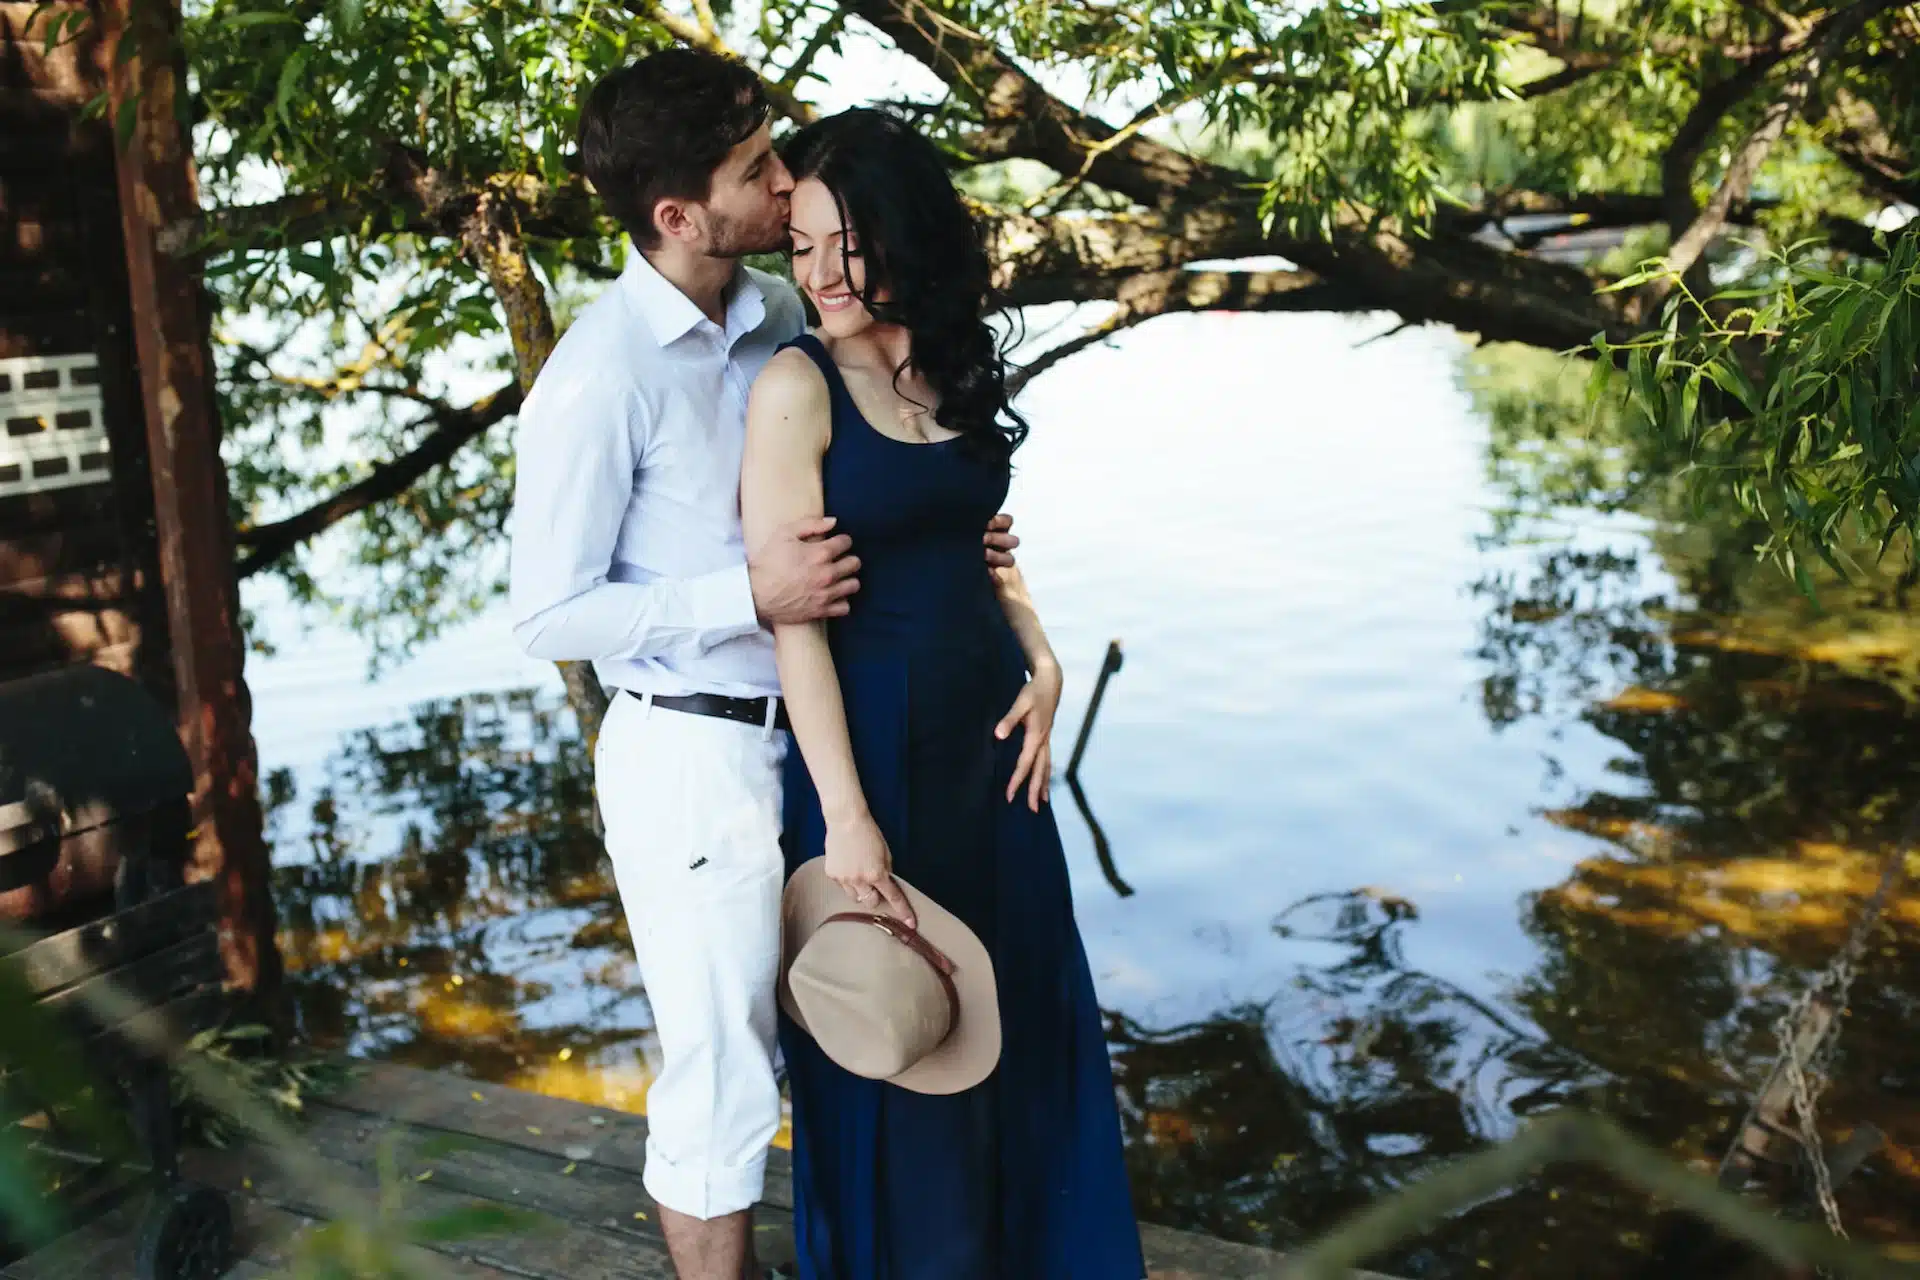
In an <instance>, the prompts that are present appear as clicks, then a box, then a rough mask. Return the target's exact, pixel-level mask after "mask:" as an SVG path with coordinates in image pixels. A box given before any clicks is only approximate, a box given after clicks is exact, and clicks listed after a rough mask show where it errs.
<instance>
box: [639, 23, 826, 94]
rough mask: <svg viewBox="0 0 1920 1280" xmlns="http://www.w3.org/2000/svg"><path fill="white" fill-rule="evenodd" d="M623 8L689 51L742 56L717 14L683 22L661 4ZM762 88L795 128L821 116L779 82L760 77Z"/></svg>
mask: <svg viewBox="0 0 1920 1280" xmlns="http://www.w3.org/2000/svg"><path fill="white" fill-rule="evenodd" d="M622 7H624V8H625V9H626V11H627V12H628V13H630V14H632V15H633V16H634V17H636V18H643V19H645V20H646V21H648V22H654V23H658V24H659V25H660V26H662V27H664V28H665V29H666V31H667V33H668V34H669V35H671V36H672V37H673V38H674V39H675V40H678V41H679V42H680V43H681V44H684V45H687V46H688V47H689V48H694V49H705V50H706V51H707V52H709V53H718V54H723V55H725V56H726V57H729V58H739V57H740V54H739V53H738V52H737V51H736V50H734V49H733V48H732V47H731V46H730V45H728V44H727V42H726V41H725V40H724V39H722V38H721V36H720V32H719V29H718V28H717V27H716V26H714V25H713V11H712V10H711V9H710V8H705V7H704V5H701V6H700V7H701V8H703V9H704V12H703V14H702V16H701V18H699V19H690V18H683V17H681V16H680V15H679V14H676V13H669V12H667V8H666V6H665V5H663V4H660V3H659V0H622ZM760 84H761V86H762V87H763V88H764V89H765V90H766V93H767V101H768V102H771V103H772V104H773V109H774V110H775V111H777V112H779V113H780V114H781V115H782V116H785V117H786V118H787V119H789V120H791V121H793V122H794V123H795V124H812V123H813V122H814V120H815V119H817V118H818V115H819V113H818V112H816V111H815V110H814V109H813V108H812V107H811V106H810V105H808V104H807V103H804V102H802V101H800V99H799V98H797V97H795V96H794V93H793V89H792V88H791V87H790V86H788V85H785V84H782V83H779V82H777V81H773V80H769V79H767V78H766V77H765V76H761V77H760Z"/></svg>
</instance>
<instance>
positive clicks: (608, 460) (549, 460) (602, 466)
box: [508, 370, 760, 661]
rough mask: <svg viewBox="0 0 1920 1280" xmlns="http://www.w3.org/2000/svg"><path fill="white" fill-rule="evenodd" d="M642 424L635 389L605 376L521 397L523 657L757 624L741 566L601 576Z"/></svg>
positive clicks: (633, 653) (517, 493) (701, 636)
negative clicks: (676, 574) (657, 575)
mask: <svg viewBox="0 0 1920 1280" xmlns="http://www.w3.org/2000/svg"><path fill="white" fill-rule="evenodd" d="M551 372H555V373H559V372H560V371H558V370H553V371H551ZM648 429H649V422H648V419H647V415H646V406H645V405H644V404H642V403H641V401H640V400H639V398H638V396H637V395H636V394H635V393H634V392H633V391H632V389H631V388H630V387H624V386H611V387H610V386H608V385H607V383H606V381H605V380H602V379H596V378H592V377H579V376H574V377H567V376H560V377H553V378H547V379H543V380H542V381H541V382H539V383H537V384H536V385H535V387H534V389H533V393H532V394H531V395H530V396H528V397H527V403H526V405H525V407H524V408H523V409H522V411H521V414H520V422H519V424H518V435H517V437H516V440H515V445H514V465H515V473H514V500H513V515H512V518H511V521H510V528H511V561H512V563H511V570H510V575H509V587H508V602H509V608H510V610H511V612H512V616H513V634H514V639H515V640H516V641H518V642H519V644H520V647H521V648H522V649H523V650H525V651H526V653H528V654H529V655H530V656H532V657H536V658H547V659H552V660H555V661H568V660H573V661H595V660H601V659H621V658H628V659H631V658H650V657H665V656H668V655H671V654H676V653H697V652H704V651H706V650H708V649H711V648H712V647H714V646H715V645H718V644H722V643H724V642H726V641H728V640H732V639H734V638H736V637H739V636H743V635H748V634H751V633H752V632H754V631H756V630H758V629H759V626H760V623H759V620H758V618H757V617H756V616H755V614H754V607H753V588H752V586H751V584H750V583H749V581H748V578H747V568H746V565H744V564H739V565H733V566H730V567H728V568H725V569H720V570H717V571H715V572H713V573H707V574H702V575H699V576H697V577H691V578H667V579H659V580H656V581H652V582H644V583H638V582H614V581H611V580H610V578H609V573H610V571H611V569H612V566H613V559H614V551H615V548H616V546H617V545H618V543H619V538H620V527H621V523H622V521H623V520H624V519H625V516H626V512H627V507H628V504H629V503H631V502H632V501H634V481H635V476H636V474H637V471H638V468H639V465H640V461H641V457H642V455H643V453H644V451H645V447H646V439H647V432H648ZM641 500H642V501H644V500H645V499H644V495H643V496H642V498H641Z"/></svg>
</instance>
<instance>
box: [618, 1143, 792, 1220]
mask: <svg viewBox="0 0 1920 1280" xmlns="http://www.w3.org/2000/svg"><path fill="white" fill-rule="evenodd" d="M766 1182H767V1157H766V1156H765V1155H764V1154H763V1155H761V1156H760V1158H759V1159H757V1160H754V1161H752V1162H750V1163H748V1164H743V1165H735V1166H733V1167H731V1168H721V1169H703V1168H697V1167H694V1168H687V1167H679V1166H676V1165H674V1164H673V1163H672V1162H671V1161H669V1160H665V1159H662V1158H661V1157H660V1156H659V1155H658V1154H656V1153H655V1152H654V1150H653V1148H652V1144H648V1148H647V1160H646V1165H645V1167H644V1168H643V1169H642V1170H641V1174H640V1183H641V1185H642V1186H644V1187H645V1188H646V1189H647V1194H648V1195H650V1196H652V1197H653V1201H654V1203H655V1204H658V1205H661V1206H663V1207H665V1208H668V1209H671V1210H673V1211H674V1212H675V1213H681V1214H685V1215H686V1216H687V1217H689V1218H699V1219H701V1220H702V1221H708V1220H711V1219H713V1218H724V1217H726V1216H727V1215H728V1214H730V1213H739V1212H740V1211H741V1210H743V1209H751V1208H753V1206H754V1205H755V1204H757V1203H758V1202H759V1200H760V1194H761V1192H762V1191H764V1190H765V1189H766Z"/></svg>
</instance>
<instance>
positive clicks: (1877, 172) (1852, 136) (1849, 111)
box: [1826, 89, 1920, 208]
mask: <svg viewBox="0 0 1920 1280" xmlns="http://www.w3.org/2000/svg"><path fill="white" fill-rule="evenodd" d="M1827 114H1828V117H1829V118H1830V119H1831V120H1832V121H1833V122H1834V123H1835V124H1836V125H1837V128H1836V129H1835V130H1834V131H1833V133H1832V135H1831V136H1830V137H1828V138H1827V140H1826V145H1827V149H1828V150H1829V151H1831V152H1833V154H1834V155H1836V156H1838V157H1839V158H1840V162H1841V163H1842V164H1844V165H1846V166H1847V167H1848V168H1849V169H1852V170H1853V171H1854V173H1855V174H1857V175H1859V177H1860V180H1861V181H1863V182H1865V183H1866V184H1867V185H1868V186H1869V187H1871V188H1873V189H1874V190H1875V191H1877V192H1879V193H1880V194H1881V195H1882V196H1884V197H1886V198H1887V199H1889V200H1897V201H1900V202H1901V203H1903V204H1909V205H1913V206H1914V207H1916V208H1920V159H1917V158H1916V153H1915V152H1914V151H1913V149H1912V148H1911V147H1909V146H1907V145H1904V144H1903V143H1902V142H1901V141H1900V140H1899V139H1896V138H1895V137H1894V136H1893V132H1892V131H1891V130H1890V129H1888V128H1887V126H1886V123H1885V122H1884V121H1883V120H1881V118H1880V113H1879V112H1878V111H1877V110H1875V109H1874V106H1873V104H1872V103H1870V102H1867V101H1866V100H1865V99H1863V98H1861V97H1860V96H1858V95H1857V94H1854V93H1852V92H1849V91H1848V90H1846V89H1841V90H1838V91H1837V92H1836V93H1835V94H1834V95H1833V100H1832V105H1831V106H1830V107H1829V109H1828V112H1827Z"/></svg>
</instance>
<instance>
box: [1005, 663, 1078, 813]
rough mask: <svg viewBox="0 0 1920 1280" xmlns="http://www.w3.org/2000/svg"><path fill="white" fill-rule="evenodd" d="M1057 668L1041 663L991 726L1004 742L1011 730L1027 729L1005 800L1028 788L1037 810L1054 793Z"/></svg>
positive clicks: (1030, 803)
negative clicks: (993, 725) (1021, 789)
mask: <svg viewBox="0 0 1920 1280" xmlns="http://www.w3.org/2000/svg"><path fill="white" fill-rule="evenodd" d="M1060 685H1061V678H1060V668H1059V667H1058V666H1057V665H1054V664H1051V663H1049V664H1043V665H1042V666H1040V667H1039V668H1037V669H1036V670H1035V671H1034V673H1033V677H1032V678H1031V679H1030V680H1028V681H1027V683H1026V685H1025V686H1024V687H1023V688H1022V689H1021V690H1020V696H1019V697H1017V698H1015V699H1014V700H1013V709H1012V710H1010V711H1008V712H1007V714H1006V715H1005V716H1004V717H1002V718H1001V721H1000V723H999V724H998V725H996V726H995V727H994V730H993V736H994V737H996V738H999V739H1001V740H1002V741H1004V740H1005V739H1006V738H1007V736H1008V735H1009V734H1011V733H1012V732H1013V731H1014V729H1016V728H1021V729H1024V730H1025V731H1026V734H1025V737H1024V738H1022V739H1021V742H1020V761H1019V763H1018V764H1016V765H1014V767H1013V777H1012V778H1011V779H1010V780H1009V781H1008V782H1007V803H1009V804H1011V803H1013V799H1014V797H1015V796H1017V795H1019V794H1020V785H1021V783H1023V782H1024V783H1025V784H1026V787H1027V807H1028V808H1029V809H1032V810H1033V811H1034V812H1035V813H1038V812H1040V802H1041V801H1042V800H1047V799H1050V798H1051V797H1052V795H1053V717H1054V714H1055V713H1056V712H1058V711H1059V710H1060Z"/></svg>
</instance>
